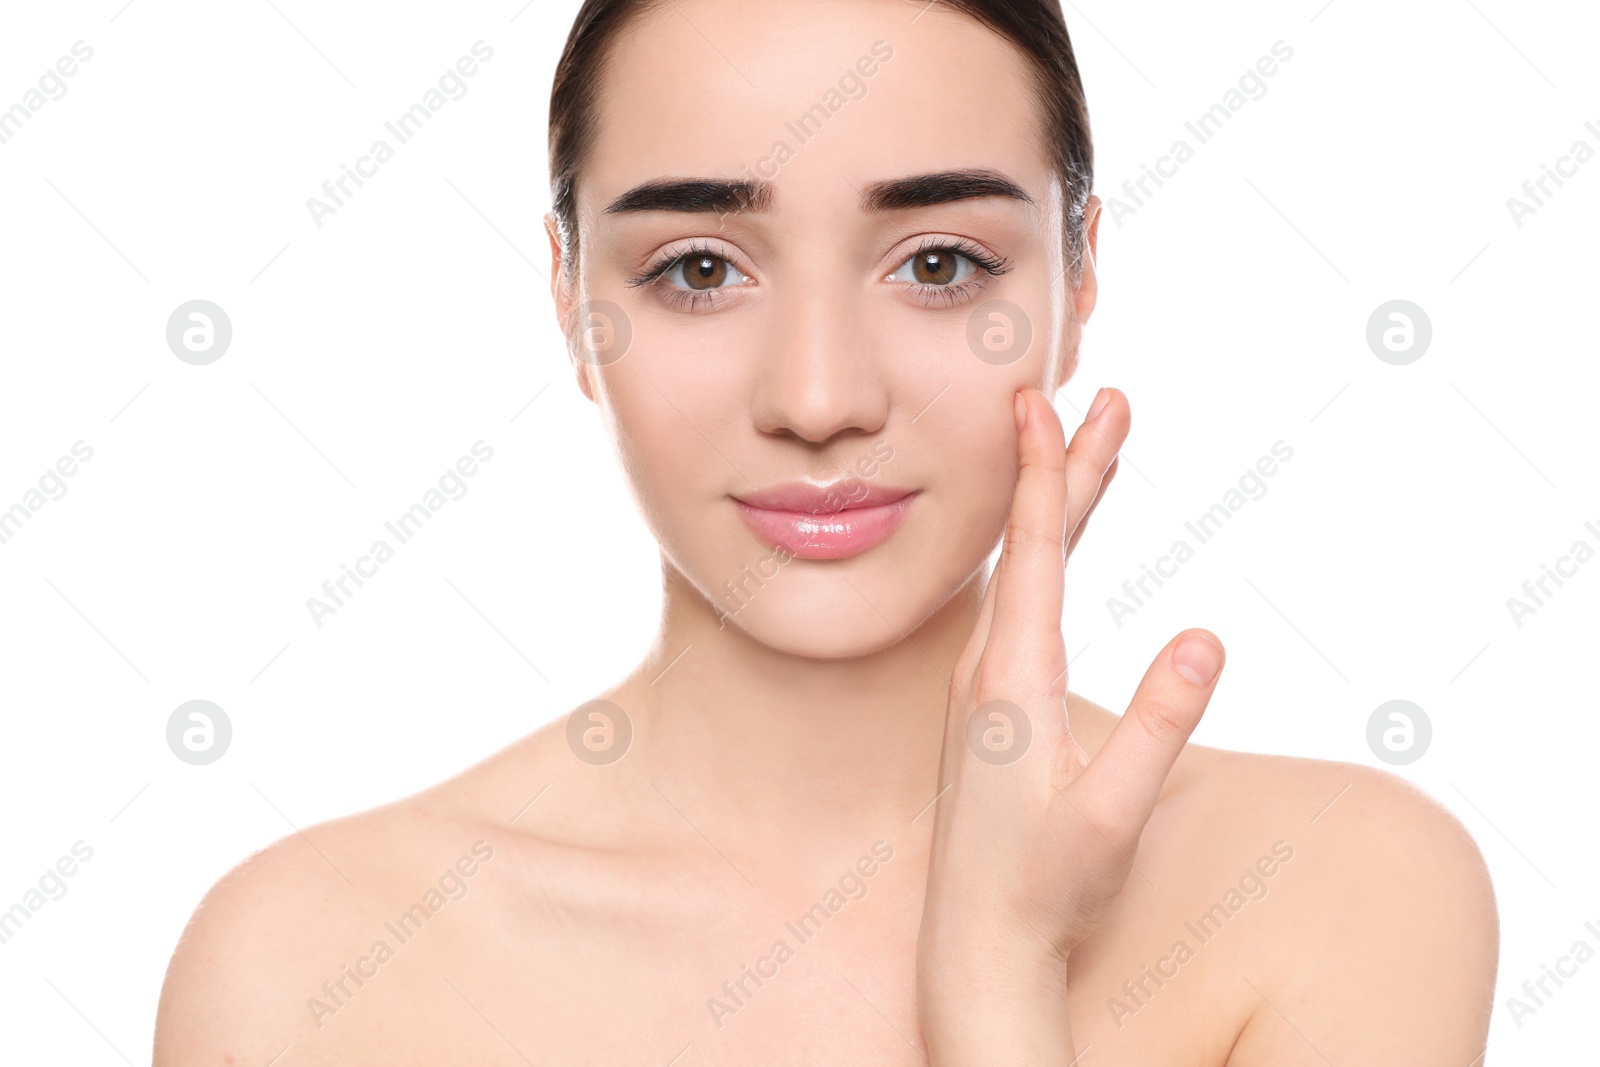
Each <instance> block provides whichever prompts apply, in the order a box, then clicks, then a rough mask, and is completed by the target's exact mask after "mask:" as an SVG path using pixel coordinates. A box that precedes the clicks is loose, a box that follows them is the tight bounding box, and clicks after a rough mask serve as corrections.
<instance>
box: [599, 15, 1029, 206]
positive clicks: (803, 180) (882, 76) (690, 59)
mask: <svg viewBox="0 0 1600 1067" xmlns="http://www.w3.org/2000/svg"><path fill="white" fill-rule="evenodd" d="M1033 86H1034V83H1033V81H1032V78H1031V70H1030V67H1029V61H1028V59H1027V58H1026V56H1025V55H1024V54H1023V53H1022V51H1021V50H1020V49H1017V48H1016V47H1014V46H1013V45H1011V44H1010V43H1009V42H1007V41H1005V40H1003V39H1002V38H1000V37H999V36H997V35H996V34H994V33H993V32H991V31H990V30H988V29H987V28H985V27H984V26H982V25H980V24H979V23H977V22H976V21H974V20H972V19H971V18H969V17H967V16H965V15H961V14H957V13H954V12H951V11H948V10H942V9H939V8H938V7H937V6H935V7H934V8H933V9H931V10H927V11H926V12H924V9H923V8H922V7H918V6H913V5H909V4H904V3H900V2H898V0H822V2H814V3H813V2H797V0H671V2H670V3H668V4H665V5H663V6H660V7H658V8H656V9H655V10H654V11H652V12H651V13H650V14H649V15H647V16H645V17H643V18H642V19H641V20H640V21H639V22H637V23H635V24H634V25H633V26H631V27H630V29H629V31H628V32H627V33H625V34H623V35H621V36H619V38H618V39H617V40H616V41H615V42H613V45H612V51H611V53H610V56H609V59H608V62H607V64H606V70H605V74H604V83H603V86H602V87H601V92H600V93H599V94H598V99H597V110H596V113H595V119H596V129H595V137H594V140H593V142H592V143H591V145H590V150H589V152H588V154H587V156H586V159H585V162H584V180H583V181H582V182H581V183H580V184H581V185H584V186H586V187H587V190H586V191H587V193H588V194H589V195H587V196H583V197H582V199H583V200H586V201H587V202H588V203H587V206H588V207H589V208H590V209H591V210H597V211H598V210H603V209H604V207H605V206H606V205H607V204H610V203H612V202H613V200H614V199H615V198H617V197H619V196H621V195H622V194H623V193H625V192H626V191H628V190H630V189H633V188H635V187H636V186H637V185H639V184H640V183H643V182H648V181H650V180H653V179H656V178H660V177H663V176H695V177H707V178H710V177H720V178H725V179H746V180H750V181H758V182H771V183H772V187H773V190H774V203H773V208H774V209H775V210H778V211H781V210H782V209H783V207H784V203H785V201H786V200H787V201H788V202H790V203H793V204H798V203H799V202H800V201H802V200H804V199H807V198H822V199H827V200H829V201H830V202H841V203H843V202H849V203H856V202H860V201H862V197H861V195H860V191H861V190H860V187H861V184H862V183H863V182H870V181H876V180H881V179H885V178H895V177H900V176H904V175H910V174H923V173H942V172H947V171H952V170H993V171H998V172H1000V173H1003V174H1005V175H1007V176H1009V177H1010V178H1011V179H1012V180H1014V181H1015V182H1017V183H1018V184H1019V185H1021V186H1022V187H1023V188H1024V189H1026V190H1027V191H1028V193H1029V194H1031V195H1032V196H1034V198H1035V199H1038V200H1043V199H1044V198H1045V196H1046V193H1047V189H1048V186H1049V184H1050V182H1051V179H1052V177H1053V176H1052V175H1051V174H1050V170H1049V160H1050V156H1049V153H1048V151H1047V145H1046V141H1045V138H1044V136H1043V125H1042V117H1041V110H1040V105H1039V101H1038V97H1037V93H1036V91H1035V89H1034V87H1033Z"/></svg>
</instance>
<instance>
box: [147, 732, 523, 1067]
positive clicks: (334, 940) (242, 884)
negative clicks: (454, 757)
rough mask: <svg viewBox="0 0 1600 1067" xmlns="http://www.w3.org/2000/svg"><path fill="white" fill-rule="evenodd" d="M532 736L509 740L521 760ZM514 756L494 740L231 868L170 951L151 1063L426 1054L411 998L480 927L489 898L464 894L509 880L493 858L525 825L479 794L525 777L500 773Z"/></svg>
mask: <svg viewBox="0 0 1600 1067" xmlns="http://www.w3.org/2000/svg"><path fill="white" fill-rule="evenodd" d="M538 743H539V742H536V741H534V739H532V738H530V739H525V740H524V741H523V742H519V743H518V745H517V746H513V747H514V748H516V749H518V751H519V753H520V754H521V755H522V762H523V765H524V766H526V762H527V751H528V747H529V746H530V745H532V746H534V747H537V745H538ZM517 762H518V761H517V759H516V758H514V756H513V754H512V753H511V750H509V749H508V750H507V751H506V752H503V753H497V754H496V755H495V756H492V757H490V758H489V759H487V760H485V761H484V762H483V763H481V764H479V765H477V766H475V767H473V768H470V769H469V770H468V771H466V772H463V773H462V774H460V775H458V776H456V777H455V778H452V779H450V780H449V781H447V782H444V783H441V784H439V785H437V786H434V787H432V788H431V789H428V790H425V791H423V792H421V793H419V794H416V795H415V796H412V797H408V798H406V799H404V800H400V801H396V802H394V803H391V804H386V805H383V806H382V807H378V808H374V809H372V810H369V811H364V812H360V813H358V814H354V815H350V816H347V817H343V818H338V819H333V820H330V821H327V822H323V823H319V824H316V825H312V826H307V827H305V828H304V829H302V830H298V831H296V832H293V833H290V834H288V835H286V836H284V837H283V838H281V839H279V840H277V841H275V842H273V843H272V844H270V845H269V846H267V847H266V848H263V849H261V850H260V851H258V852H256V853H254V854H253V855H251V856H249V857H248V858H246V859H245V860H243V861H242V862H240V863H239V864H238V865H237V866H236V867H234V868H233V869H232V870H230V871H228V872H227V874H225V875H224V876H223V877H222V878H220V879H219V880H218V881H217V883H216V884H215V885H213V886H212V887H211V889H210V890H209V891H208V892H207V893H206V895H205V897H204V898H203V899H202V900H201V902H200V904H199V905H198V907H197V908H196V909H195V911H194V913H193V915H192V916H191V918H190V920H189V923H188V925H187V927H186V928H185V930H184V932H183V935H182V937H181V938H180V939H179V942H178V945H177V947H176V949H175V951H174V953H173V956H172V959H171V962H170V964H169V965H168V969H167V975H166V980H165V983H164V985H163V988H162V992H161V998H160V1002H159V1007H158V1011H157V1020H156V1035H155V1050H154V1064H155V1067H180V1065H184V1067H186V1065H190V1064H208V1065H209V1064H214V1063H232V1062H237V1063H263V1064H264V1063H268V1062H273V1063H275V1065H276V1067H287V1065H290V1064H321V1063H330V1064H331V1063H344V1064H348V1063H351V1062H411V1061H412V1060H413V1058H415V1057H417V1056H418V1055H419V1054H421V1055H422V1056H423V1057H424V1058H426V1055H427V1053H426V1051H425V1049H426V1048H427V1044H428V1040H429V1039H428V1035H427V1033H426V1032H423V1031H422V1028H420V1027H418V1028H417V1029H416V1030H415V1031H411V1032H408V1031H410V1030H411V1028H410V1027H408V1025H407V1023H406V1021H405V1020H406V1019H407V1018H408V1016H409V1017H416V1015H417V1013H413V1012H409V1011H408V1010H407V1009H408V1008H409V1007H410V1006H412V1005H414V1004H416V1003H430V1004H433V1003H438V1002H439V999H440V997H441V995H443V996H446V997H448V996H449V995H451V994H450V990H449V989H448V987H446V986H444V985H443V984H442V981H441V978H440V975H441V974H444V973H445V969H444V968H443V967H441V966H440V964H441V961H444V960H448V959H451V958H455V954H456V953H457V952H458V951H459V950H460V948H461V947H462V945H463V943H467V942H476V941H478V940H481V939H482V937H483V920H484V917H485V916H486V915H489V914H493V912H494V909H493V907H492V906H490V905H487V904H486V903H476V902H469V903H462V901H464V900H466V899H467V898H468V897H469V896H471V897H474V898H478V899H481V900H486V901H493V900H494V899H495V897H496V896H501V897H503V895H504V893H505V892H506V891H507V887H508V882H509V881H511V880H510V879H508V878H507V877H506V874H508V873H509V872H507V871H505V870H503V868H506V867H507V865H508V863H509V862H510V861H509V860H507V859H506V858H504V857H505V855H506V853H507V852H508V851H509V850H510V849H511V848H513V847H516V846H518V845H520V844H521V842H522V841H523V840H524V835H521V834H519V833H517V832H516V831H515V830H514V828H512V827H511V826H510V823H511V820H512V817H513V816H514V815H515V811H514V809H511V810H506V811H505V812H504V813H503V815H502V817H500V818H488V817H485V816H484V814H483V809H484V808H485V807H487V808H489V809H491V810H494V809H495V807H496V805H495V803H494V801H499V804H500V805H502V806H504V805H509V804H510V798H511V797H513V796H514V795H516V792H517V791H519V790H521V789H525V788H528V787H527V783H526V782H525V781H515V782H513V781H510V780H509V779H510V778H511V777H512V772H511V771H510V770H509V769H508V768H509V766H510V765H512V764H514V763H517ZM531 792H532V791H531V790H530V795H531ZM491 797H492V798H493V800H491V799H490V798H491ZM502 798H503V799H502ZM526 799H527V798H524V800H526ZM513 839H515V840H513ZM497 858H499V863H498V864H497V863H496V859H497ZM424 929H425V930H426V933H425V934H424ZM356 1049H359V1053H356V1052H355V1050H356ZM457 1051H459V1050H457ZM280 1055H281V1056H282V1058H281V1059H279V1058H278V1057H280ZM441 1055H442V1056H443V1057H444V1058H446V1059H448V1058H449V1053H448V1052H446V1051H444V1050H441Z"/></svg>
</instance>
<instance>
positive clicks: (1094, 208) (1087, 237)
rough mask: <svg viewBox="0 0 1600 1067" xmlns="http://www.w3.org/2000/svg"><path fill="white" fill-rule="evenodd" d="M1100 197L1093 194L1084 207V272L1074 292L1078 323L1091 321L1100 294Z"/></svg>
mask: <svg viewBox="0 0 1600 1067" xmlns="http://www.w3.org/2000/svg"><path fill="white" fill-rule="evenodd" d="M1101 207H1102V205H1101V203H1100V198H1099V197H1098V196H1093V195H1091V196H1090V197H1089V202H1088V204H1087V205H1086V206H1085V207H1084V209H1083V273H1082V274H1081V275H1080V277H1079V279H1078V286H1077V289H1076V290H1075V291H1074V293H1073V298H1072V299H1073V303H1074V305H1075V306H1076V308H1077V312H1078V324H1079V325H1080V326H1081V325H1082V324H1083V323H1086V322H1088V321H1089V316H1090V315H1092V314H1094V303H1095V299H1096V298H1097V297H1098V296H1099V295H1100V283H1099V279H1098V278H1097V277H1096V275H1095V260H1096V256H1097V254H1098V252H1099V249H1100V208H1101Z"/></svg>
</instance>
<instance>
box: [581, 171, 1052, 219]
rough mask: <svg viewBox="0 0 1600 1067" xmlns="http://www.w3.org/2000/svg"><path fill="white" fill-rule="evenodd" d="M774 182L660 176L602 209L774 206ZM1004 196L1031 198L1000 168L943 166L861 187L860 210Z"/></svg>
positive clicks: (719, 210)
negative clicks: (948, 167)
mask: <svg viewBox="0 0 1600 1067" xmlns="http://www.w3.org/2000/svg"><path fill="white" fill-rule="evenodd" d="M773 189H774V186H773V183H772V182H770V181H742V180H738V179H732V180H728V179H721V178H658V179H655V180H653V181H648V182H644V183H643V184H641V185H636V186H634V187H633V188H632V189H629V190H628V191H627V192H625V193H623V194H622V195H621V196H619V197H617V198H616V199H615V200H613V201H612V202H611V203H610V205H609V206H607V207H606V210H605V213H606V214H607V215H621V214H628V213H633V212H641V211H677V212H685V213H689V214H701V213H705V214H716V215H734V214H740V213H745V212H754V213H764V212H767V211H771V210H772V200H773ZM992 196H998V197H1004V198H1006V199H1009V200H1017V201H1020V202H1021V203H1024V204H1032V203H1034V199H1033V197H1031V196H1029V195H1028V194H1027V192H1026V191H1025V190H1024V189H1023V188H1022V186H1020V185H1018V184H1017V183H1016V182H1014V181H1012V180H1011V179H1010V178H1008V177H1006V176H1005V175H1004V174H1001V173H1000V172H999V171H994V170H983V169H967V170H942V171H934V172H932V173H929V174H914V175H912V176H910V177H907V178H891V179H888V180H885V181H878V182H872V183H871V184H869V185H868V186H867V187H866V188H865V189H863V190H862V191H861V209H862V210H863V211H865V212H868V213H869V214H878V213H881V212H885V211H904V210H907V209H909V208H922V207H936V206H938V205H940V204H952V203H956V202H958V201H962V200H980V199H983V198H985V197H992Z"/></svg>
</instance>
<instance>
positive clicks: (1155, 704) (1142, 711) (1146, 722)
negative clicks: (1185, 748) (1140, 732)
mask: <svg viewBox="0 0 1600 1067" xmlns="http://www.w3.org/2000/svg"><path fill="white" fill-rule="evenodd" d="M1136 717H1137V718H1138V721H1139V725H1140V726H1141V727H1142V728H1143V729H1144V731H1145V732H1146V733H1148V734H1149V735H1150V736H1151V737H1152V738H1154V739H1155V740H1156V741H1159V742H1161V743H1162V744H1163V745H1168V744H1171V743H1173V742H1174V741H1181V740H1182V739H1183V738H1184V737H1185V736H1186V735H1187V734H1188V733H1189V716H1188V715H1187V714H1185V713H1184V711H1183V709H1182V707H1181V706H1180V705H1179V704H1177V703H1176V702H1175V701H1173V700H1171V699H1170V698H1168V697H1166V696H1164V695H1163V696H1153V697H1149V698H1147V699H1145V700H1143V701H1141V702H1140V703H1139V707H1138V710H1137V712H1136Z"/></svg>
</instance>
